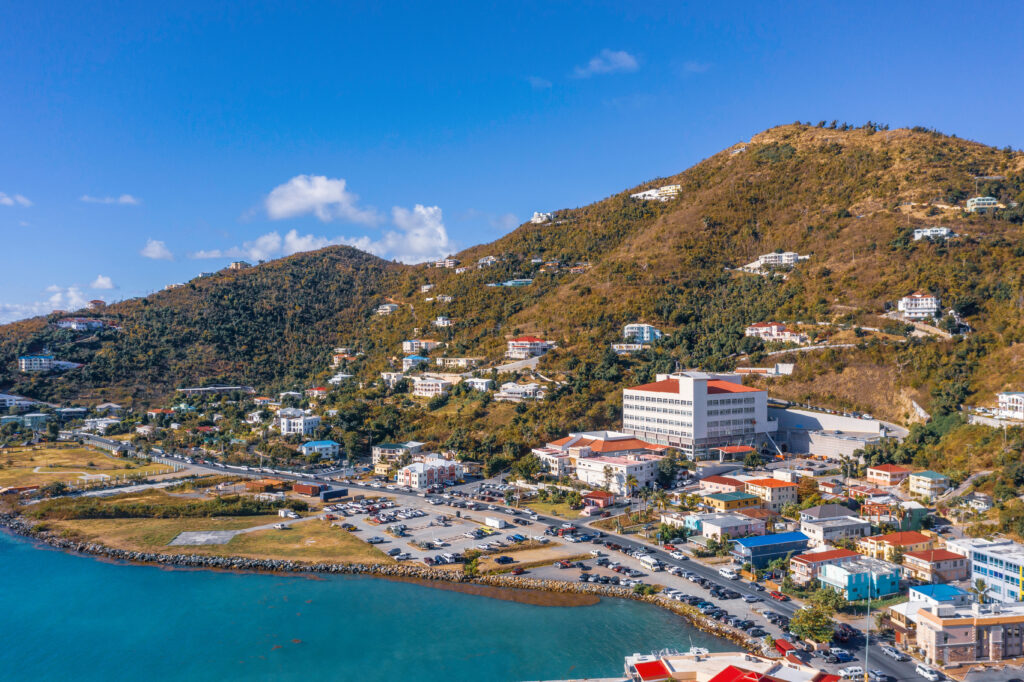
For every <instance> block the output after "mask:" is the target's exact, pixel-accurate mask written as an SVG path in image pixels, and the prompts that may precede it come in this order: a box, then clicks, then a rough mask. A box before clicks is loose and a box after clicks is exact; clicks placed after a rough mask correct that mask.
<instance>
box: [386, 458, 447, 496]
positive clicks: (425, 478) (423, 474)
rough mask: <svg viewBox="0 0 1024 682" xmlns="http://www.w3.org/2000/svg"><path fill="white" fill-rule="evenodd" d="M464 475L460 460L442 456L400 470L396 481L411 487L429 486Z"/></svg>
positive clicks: (421, 487)
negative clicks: (455, 460) (447, 458)
mask: <svg viewBox="0 0 1024 682" xmlns="http://www.w3.org/2000/svg"><path fill="white" fill-rule="evenodd" d="M461 475H462V467H461V466H460V465H459V463H458V462H452V461H449V460H445V459H440V458H432V459H427V460H425V461H423V462H416V463H415V464H410V465H409V466H407V467H402V468H401V469H399V470H398V475H397V476H396V477H395V482H397V483H398V484H399V485H407V486H409V487H410V488H417V489H423V488H429V487H430V486H432V485H439V484H442V483H453V482H455V481H456V480H458V478H459V476H461Z"/></svg>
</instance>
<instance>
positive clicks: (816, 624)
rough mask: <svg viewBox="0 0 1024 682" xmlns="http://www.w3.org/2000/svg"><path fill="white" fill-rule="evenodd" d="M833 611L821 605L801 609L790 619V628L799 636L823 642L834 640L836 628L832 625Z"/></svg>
mask: <svg viewBox="0 0 1024 682" xmlns="http://www.w3.org/2000/svg"><path fill="white" fill-rule="evenodd" d="M832 616H833V612H832V611H831V610H830V609H828V608H822V607H821V606H811V608H809V609H799V610H798V611H797V612H796V613H795V614H793V618H792V620H790V621H789V629H790V630H792V631H793V632H794V633H795V634H796V635H797V636H798V637H801V638H803V639H809V640H812V641H814V642H820V643H822V644H824V643H826V642H829V641H831V640H832V637H833V635H835V630H834V628H833V625H832Z"/></svg>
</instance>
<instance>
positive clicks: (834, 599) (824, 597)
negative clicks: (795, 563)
mask: <svg viewBox="0 0 1024 682" xmlns="http://www.w3.org/2000/svg"><path fill="white" fill-rule="evenodd" d="M809 601H810V602H811V604H813V605H814V606H818V607H821V608H823V609H831V611H832V613H835V612H836V611H839V610H840V609H842V608H843V606H845V605H846V597H844V596H843V595H842V594H840V593H839V592H837V591H836V590H829V589H826V588H821V589H818V590H815V592H814V594H812V595H811V597H810V599H809Z"/></svg>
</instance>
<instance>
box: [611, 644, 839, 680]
mask: <svg viewBox="0 0 1024 682" xmlns="http://www.w3.org/2000/svg"><path fill="white" fill-rule="evenodd" d="M605 679H615V680H628V681H629V682H667V681H670V680H679V681H683V682H836V681H837V680H838V679H839V678H838V676H835V675H827V674H825V673H823V672H821V671H820V670H818V668H817V667H813V666H809V665H804V664H803V663H801V662H800V661H799V659H797V658H795V657H793V656H787V657H784V658H766V657H763V656H756V655H754V654H751V653H749V652H747V651H729V652H723V653H708V652H707V651H701V652H696V651H693V652H691V653H686V654H679V653H674V652H672V653H666V652H661V653H654V654H633V655H631V656H627V657H626V665H625V670H624V671H623V674H622V675H620V676H618V677H614V678H605Z"/></svg>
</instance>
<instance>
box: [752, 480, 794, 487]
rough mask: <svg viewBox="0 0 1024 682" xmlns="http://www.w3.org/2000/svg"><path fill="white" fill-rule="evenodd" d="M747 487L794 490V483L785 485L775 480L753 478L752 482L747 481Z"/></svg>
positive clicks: (783, 482)
mask: <svg viewBox="0 0 1024 682" xmlns="http://www.w3.org/2000/svg"><path fill="white" fill-rule="evenodd" d="M747 485H756V486H760V487H762V488H796V487H797V485H796V483H786V482H785V481H780V480H779V479H777V478H755V479H754V480H753V481H747Z"/></svg>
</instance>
